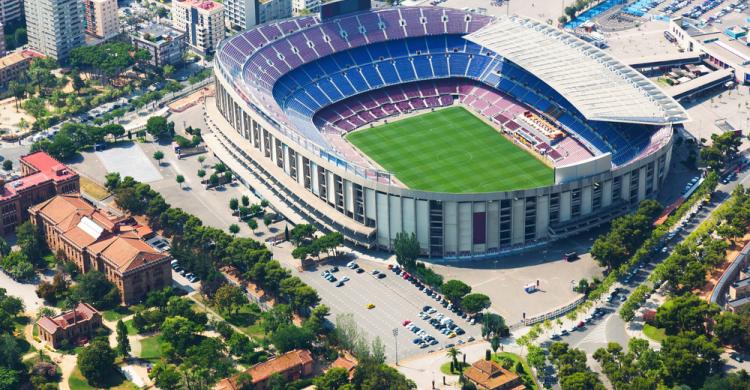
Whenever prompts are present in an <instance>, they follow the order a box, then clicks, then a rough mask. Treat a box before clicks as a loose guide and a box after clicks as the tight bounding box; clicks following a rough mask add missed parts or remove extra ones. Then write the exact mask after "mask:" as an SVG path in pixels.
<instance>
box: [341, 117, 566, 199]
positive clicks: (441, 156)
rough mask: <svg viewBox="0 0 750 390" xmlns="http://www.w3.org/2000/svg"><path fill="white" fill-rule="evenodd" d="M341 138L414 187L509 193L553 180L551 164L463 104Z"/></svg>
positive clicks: (425, 189) (429, 189)
mask: <svg viewBox="0 0 750 390" xmlns="http://www.w3.org/2000/svg"><path fill="white" fill-rule="evenodd" d="M347 140H348V141H349V142H351V143H352V144H353V145H354V146H356V147H357V148H359V150H361V151H362V152H363V153H364V154H366V155H367V156H368V157H370V158H371V159H373V160H374V161H375V162H376V163H378V164H379V165H380V166H381V167H383V168H384V169H386V170H388V171H390V172H392V173H394V174H395V175H396V177H397V178H398V180H400V181H401V182H402V183H404V184H405V185H406V186H408V187H409V188H411V189H416V190H423V191H432V192H452V193H478V192H494V191H511V190H518V189H526V188H535V187H542V186H548V185H551V184H553V181H554V180H553V172H552V168H550V167H548V166H547V165H545V164H544V163H543V162H541V161H539V160H538V159H537V158H536V157H534V156H532V155H531V154H529V153H528V152H527V151H525V150H523V149H521V148H520V147H518V146H516V145H514V144H513V143H512V142H511V141H509V140H507V139H506V138H505V137H503V136H502V135H501V134H499V133H498V131H497V130H495V129H494V128H492V126H490V125H488V124H486V123H485V122H483V121H482V120H481V119H479V118H477V117H476V116H474V115H473V114H472V113H470V112H469V111H467V110H466V109H464V108H463V107H450V108H446V109H442V110H438V111H434V112H430V113H427V114H423V115H418V116H414V117H410V118H405V119H402V120H399V121H396V122H393V123H388V124H385V125H382V126H378V127H374V128H371V129H366V130H360V131H355V132H353V133H350V134H348V135H347Z"/></svg>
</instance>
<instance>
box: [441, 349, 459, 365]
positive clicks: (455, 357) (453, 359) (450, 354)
mask: <svg viewBox="0 0 750 390" xmlns="http://www.w3.org/2000/svg"><path fill="white" fill-rule="evenodd" d="M445 354H446V356H448V357H449V358H451V362H453V367H456V369H458V355H460V354H461V352H460V351H459V350H458V349H456V348H455V347H450V348H448V350H447V351H445Z"/></svg>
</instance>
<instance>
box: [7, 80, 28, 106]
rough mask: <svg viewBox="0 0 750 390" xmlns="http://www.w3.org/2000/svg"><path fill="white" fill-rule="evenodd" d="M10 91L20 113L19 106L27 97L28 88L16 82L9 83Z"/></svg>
mask: <svg viewBox="0 0 750 390" xmlns="http://www.w3.org/2000/svg"><path fill="white" fill-rule="evenodd" d="M8 90H9V91H10V93H11V95H13V98H15V100H16V112H18V104H19V103H20V102H21V99H23V97H24V96H26V87H25V86H24V84H22V83H19V82H18V81H15V80H14V81H11V82H10V83H8Z"/></svg>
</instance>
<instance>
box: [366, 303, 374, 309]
mask: <svg viewBox="0 0 750 390" xmlns="http://www.w3.org/2000/svg"><path fill="white" fill-rule="evenodd" d="M367 308H368V309H374V308H375V305H373V304H372V303H368V304H367Z"/></svg>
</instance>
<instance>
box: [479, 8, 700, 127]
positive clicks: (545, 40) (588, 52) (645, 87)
mask: <svg viewBox="0 0 750 390" xmlns="http://www.w3.org/2000/svg"><path fill="white" fill-rule="evenodd" d="M466 39H468V40H470V41H472V42H475V43H477V44H479V45H482V46H484V47H486V48H488V49H490V50H493V51H495V52H496V53H498V54H499V55H501V56H503V57H505V58H506V59H508V60H510V61H512V62H514V63H516V64H518V65H519V66H521V67H523V68H525V69H526V70H527V71H529V72H531V73H532V74H534V75H535V76H537V77H538V78H540V79H541V80H542V81H544V82H545V83H547V84H548V85H549V86H550V87H552V88H554V89H555V90H557V91H558V92H559V93H560V94H562V95H563V96H564V97H565V98H566V99H568V101H569V102H570V103H571V104H573V105H574V106H575V107H576V108H577V109H578V110H579V111H580V112H581V113H582V114H583V116H585V117H586V119H589V120H599V121H609V122H622V123H642V124H654V125H659V124H667V123H681V122H685V121H687V120H688V119H689V117H688V114H687V112H686V111H685V110H684V109H683V108H682V106H680V105H679V104H678V103H677V102H676V101H675V100H674V99H672V98H671V97H669V96H667V95H666V94H664V93H663V92H662V91H661V90H660V89H659V88H658V87H656V86H655V85H654V84H653V83H652V82H651V81H649V80H648V79H647V78H646V77H644V76H643V75H642V74H640V73H638V72H637V71H635V70H633V69H632V68H631V67H629V66H627V65H624V64H623V63H621V62H620V61H618V60H616V59H614V58H612V57H611V56H610V55H608V54H606V53H605V52H603V51H601V50H599V49H597V48H596V47H594V46H593V45H590V44H588V43H586V42H584V41H582V40H580V39H578V38H576V37H574V36H573V35H570V34H568V33H566V32H563V31H561V30H558V29H556V28H554V27H552V26H549V25H546V24H544V23H541V22H538V21H535V20H532V19H529V18H524V17H519V16H510V17H499V18H498V19H497V20H496V21H495V22H493V23H491V24H489V25H487V26H486V27H484V28H482V29H480V30H478V31H476V32H474V33H472V34H469V35H467V36H466Z"/></svg>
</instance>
